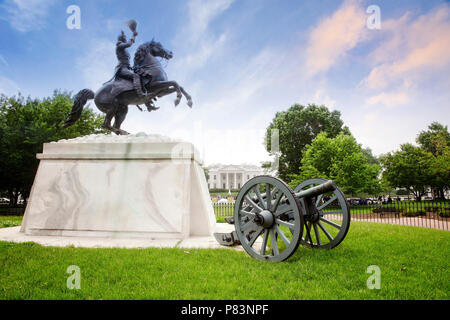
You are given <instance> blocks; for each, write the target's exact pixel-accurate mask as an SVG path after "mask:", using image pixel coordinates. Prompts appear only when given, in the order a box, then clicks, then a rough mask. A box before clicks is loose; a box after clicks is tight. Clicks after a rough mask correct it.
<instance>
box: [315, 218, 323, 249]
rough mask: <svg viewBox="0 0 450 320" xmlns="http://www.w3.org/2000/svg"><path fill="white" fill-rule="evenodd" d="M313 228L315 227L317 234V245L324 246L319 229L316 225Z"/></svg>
mask: <svg viewBox="0 0 450 320" xmlns="http://www.w3.org/2000/svg"><path fill="white" fill-rule="evenodd" d="M313 227H314V233H315V234H316V240H317V244H318V245H319V246H320V245H322V242H321V241H320V235H319V229H317V224H315V223H314V224H313Z"/></svg>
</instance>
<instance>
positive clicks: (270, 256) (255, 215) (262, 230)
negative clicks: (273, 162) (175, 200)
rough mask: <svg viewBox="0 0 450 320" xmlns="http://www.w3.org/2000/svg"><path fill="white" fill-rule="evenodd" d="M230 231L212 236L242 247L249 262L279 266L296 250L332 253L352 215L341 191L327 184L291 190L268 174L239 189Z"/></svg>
mask: <svg viewBox="0 0 450 320" xmlns="http://www.w3.org/2000/svg"><path fill="white" fill-rule="evenodd" d="M226 221H227V222H228V223H231V224H234V226H235V230H234V231H233V232H231V233H215V234H214V236H215V238H216V240H217V241H218V242H219V243H220V244H222V245H226V246H234V245H239V244H240V245H242V247H243V248H244V250H245V251H246V252H247V253H248V254H249V255H250V256H252V257H253V258H255V259H258V260H263V261H271V262H281V261H284V260H286V259H288V258H289V257H290V256H292V254H294V253H295V251H296V250H297V248H298V246H299V245H300V244H302V245H303V246H306V247H309V248H323V249H332V248H334V247H336V246H337V245H339V244H340V243H341V242H342V241H343V240H344V238H345V236H346V234H347V232H348V229H349V227H350V211H349V206H348V203H347V200H346V198H345V195H344V193H343V192H342V191H341V190H340V189H339V188H338V187H337V186H336V184H335V183H334V182H333V181H331V180H325V179H319V178H315V179H308V180H306V181H303V182H302V183H300V184H299V185H298V186H297V187H296V188H295V189H294V190H292V189H291V188H290V187H289V186H288V185H287V184H286V183H285V182H283V181H282V180H280V179H278V178H275V177H272V176H257V177H255V178H253V179H250V180H249V181H247V182H246V183H245V184H244V185H243V186H242V188H241V190H240V191H239V194H238V196H237V198H236V202H235V205H234V216H233V217H229V218H227V219H226Z"/></svg>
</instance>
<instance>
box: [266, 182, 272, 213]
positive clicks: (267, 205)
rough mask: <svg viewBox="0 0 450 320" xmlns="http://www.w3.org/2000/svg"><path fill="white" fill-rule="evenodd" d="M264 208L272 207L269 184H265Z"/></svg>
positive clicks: (269, 208)
mask: <svg viewBox="0 0 450 320" xmlns="http://www.w3.org/2000/svg"><path fill="white" fill-rule="evenodd" d="M266 209H267V210H271V209H272V192H271V191H270V184H268V183H267V184H266Z"/></svg>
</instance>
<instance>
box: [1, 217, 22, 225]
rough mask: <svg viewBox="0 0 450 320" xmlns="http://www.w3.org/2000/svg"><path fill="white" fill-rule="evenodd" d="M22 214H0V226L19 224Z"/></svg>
mask: <svg viewBox="0 0 450 320" xmlns="http://www.w3.org/2000/svg"><path fill="white" fill-rule="evenodd" d="M22 218H23V217H22V216H0V228H8V227H15V226H20V224H21V223H22Z"/></svg>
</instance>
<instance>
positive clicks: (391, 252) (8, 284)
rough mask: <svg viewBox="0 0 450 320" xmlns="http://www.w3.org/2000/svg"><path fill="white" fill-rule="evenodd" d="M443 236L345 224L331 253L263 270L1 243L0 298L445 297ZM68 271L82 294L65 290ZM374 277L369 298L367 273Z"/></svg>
mask: <svg viewBox="0 0 450 320" xmlns="http://www.w3.org/2000/svg"><path fill="white" fill-rule="evenodd" d="M449 244H450V233H449V232H448V231H442V230H433V229H425V228H418V227H408V226H393V225H385V224H377V223H367V222H352V223H351V226H350V231H349V233H348V235H347V237H346V239H345V240H344V241H343V242H342V243H341V244H340V245H339V246H338V247H337V248H335V249H333V250H317V249H316V250H314V249H308V248H304V247H299V249H298V251H297V252H296V253H295V254H294V255H293V256H292V257H291V258H290V259H289V260H287V261H286V262H283V263H267V262H260V261H257V260H254V259H252V258H250V257H249V256H248V255H247V254H246V253H245V252H239V251H235V250H231V249H217V250H213V249H195V250H192V249H189V250H187V249H178V248H175V249H88V248H74V247H67V248H57V247H43V246H40V245H37V244H35V243H31V242H30V243H22V244H17V243H12V242H0V299H177V300H180V299H218V300H221V299H256V300H260V299H269V300H272V299H449V292H450V281H449V276H448V269H449V258H450V257H449V255H450V254H449V250H448V249H449ZM70 265H76V266H78V267H79V268H80V270H81V288H80V289H79V290H77V289H73V290H70V289H68V288H67V285H66V282H67V278H68V277H69V276H70V274H68V273H66V271H67V268H68V267H69V266H70ZM371 265H376V266H378V267H379V268H380V270H381V288H380V289H379V290H377V289H373V290H370V289H368V288H367V285H366V283H367V279H368V278H369V277H370V276H371V274H369V273H367V272H366V271H367V268H368V267H369V266H371Z"/></svg>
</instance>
